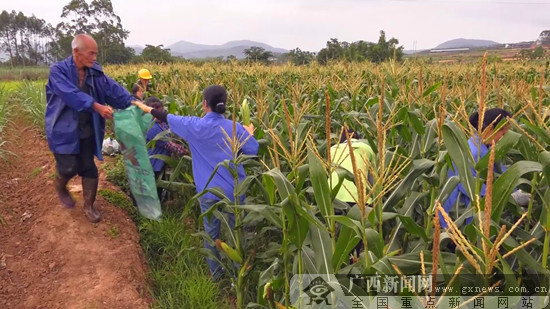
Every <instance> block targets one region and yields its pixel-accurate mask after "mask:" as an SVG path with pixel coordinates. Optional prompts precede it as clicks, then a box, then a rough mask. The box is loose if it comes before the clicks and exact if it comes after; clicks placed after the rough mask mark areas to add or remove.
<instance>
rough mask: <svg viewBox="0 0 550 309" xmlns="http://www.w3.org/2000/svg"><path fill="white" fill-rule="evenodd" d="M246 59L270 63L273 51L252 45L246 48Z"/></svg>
mask: <svg viewBox="0 0 550 309" xmlns="http://www.w3.org/2000/svg"><path fill="white" fill-rule="evenodd" d="M244 54H245V55H246V59H247V60H248V61H250V62H262V63H265V64H267V63H269V58H271V57H273V53H271V52H270V51H266V50H265V49H264V48H261V47H258V46H252V47H250V48H247V49H245V50H244Z"/></svg>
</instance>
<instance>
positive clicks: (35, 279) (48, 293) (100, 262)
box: [0, 121, 151, 308]
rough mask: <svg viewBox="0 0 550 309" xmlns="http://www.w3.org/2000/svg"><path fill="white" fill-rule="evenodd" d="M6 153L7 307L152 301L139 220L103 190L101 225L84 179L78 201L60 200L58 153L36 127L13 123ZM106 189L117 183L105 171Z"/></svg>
mask: <svg viewBox="0 0 550 309" xmlns="http://www.w3.org/2000/svg"><path fill="white" fill-rule="evenodd" d="M6 129H7V131H6V132H5V136H4V137H5V138H6V140H7V141H8V145H7V150H9V151H11V152H13V153H15V154H17V155H18V157H10V159H9V161H10V162H9V163H8V162H4V161H1V160H0V217H2V218H3V219H4V220H5V222H4V223H6V224H2V222H1V220H2V219H1V218H0V308H147V307H148V305H149V304H150V302H151V299H150V296H149V293H148V287H147V283H146V273H147V271H148V270H147V266H146V264H145V259H144V256H143V252H142V250H141V247H140V246H139V235H138V232H137V230H136V226H135V224H134V223H133V222H132V220H131V219H130V218H129V217H128V216H127V215H126V213H125V212H124V211H122V210H121V209H119V208H116V207H115V206H113V205H110V204H109V203H107V202H106V201H105V200H104V199H103V198H102V197H100V196H99V195H98V198H97V201H96V204H95V205H96V206H97V207H98V208H99V209H100V211H101V212H102V215H103V218H102V221H101V222H100V223H99V224H92V223H89V222H88V221H86V218H85V217H84V213H83V210H82V200H83V198H82V192H78V191H81V186H80V178H77V179H73V180H72V181H71V182H70V184H69V185H70V186H72V187H73V188H72V189H71V190H72V191H75V194H74V195H75V197H76V198H77V205H76V207H75V208H74V209H72V210H66V209H64V208H62V207H61V206H60V204H59V203H58V200H57V196H56V194H55V191H54V188H53V184H52V181H53V180H52V176H53V173H54V172H55V163H54V159H53V156H52V155H51V153H50V152H49V150H48V146H47V143H46V141H45V140H44V139H42V138H40V137H38V135H37V133H36V132H35V131H34V130H33V128H32V127H27V126H26V125H21V122H18V121H14V124H13V125H11V126H10V127H9V128H6ZM99 188H100V189H101V188H111V189H112V188H113V186H112V184H110V183H108V182H107V181H105V176H104V173H102V172H101V171H100V183H99Z"/></svg>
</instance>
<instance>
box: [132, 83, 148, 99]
mask: <svg viewBox="0 0 550 309" xmlns="http://www.w3.org/2000/svg"><path fill="white" fill-rule="evenodd" d="M144 93H145V91H144V90H143V88H142V87H141V86H139V85H138V84H134V86H133V87H132V96H133V97H134V98H136V99H137V100H140V101H143V94H144Z"/></svg>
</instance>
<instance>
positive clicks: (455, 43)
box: [435, 38, 500, 49]
mask: <svg viewBox="0 0 550 309" xmlns="http://www.w3.org/2000/svg"><path fill="white" fill-rule="evenodd" d="M499 44H500V43H498V42H495V41H488V40H472V39H462V38H460V39H454V40H450V41H447V42H444V43H441V44H439V45H437V46H436V47H435V49H445V48H464V47H469V48H477V47H490V46H493V45H499Z"/></svg>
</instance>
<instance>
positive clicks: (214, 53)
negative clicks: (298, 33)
mask: <svg viewBox="0 0 550 309" xmlns="http://www.w3.org/2000/svg"><path fill="white" fill-rule="evenodd" d="M252 46H257V47H261V48H263V49H265V50H267V51H270V52H272V53H274V54H280V53H287V52H288V50H286V49H283V48H276V47H273V46H271V45H268V44H265V43H262V42H255V41H249V40H240V41H230V42H227V43H225V44H222V45H205V44H196V43H192V42H188V41H179V42H176V43H174V44H171V45H168V46H166V48H169V49H170V53H171V54H172V55H173V56H181V57H184V58H187V59H199V58H214V57H227V56H230V55H233V56H235V57H237V58H238V59H243V58H245V55H244V50H245V49H248V48H250V47H252Z"/></svg>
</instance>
